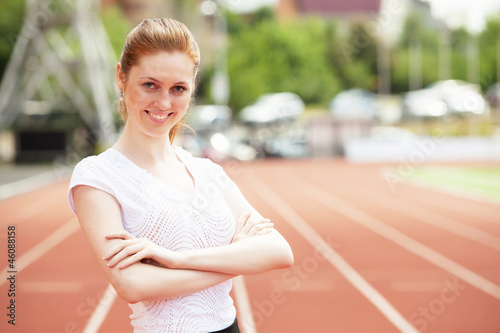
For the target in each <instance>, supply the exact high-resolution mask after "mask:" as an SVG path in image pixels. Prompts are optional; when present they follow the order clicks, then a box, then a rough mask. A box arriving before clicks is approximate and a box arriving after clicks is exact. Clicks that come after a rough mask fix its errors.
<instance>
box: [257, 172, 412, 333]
mask: <svg viewBox="0 0 500 333" xmlns="http://www.w3.org/2000/svg"><path fill="white" fill-rule="evenodd" d="M248 178H251V181H250V182H249V184H250V187H252V188H253V190H254V191H256V192H257V193H259V194H260V195H262V196H263V197H266V198H267V201H268V202H269V203H272V207H273V209H274V210H276V212H278V213H279V214H280V215H281V216H282V217H283V218H284V219H285V221H287V222H288V223H289V224H290V225H291V226H292V227H293V228H294V229H295V230H297V231H298V232H299V234H301V235H302V236H303V237H304V238H305V239H306V240H307V241H308V242H309V243H310V244H311V245H312V246H313V247H317V246H321V248H322V249H324V251H323V252H321V254H322V255H323V256H324V257H325V259H326V260H327V261H328V262H330V264H331V265H332V266H333V267H334V268H335V269H337V270H338V271H339V273H340V274H342V275H343V276H344V277H345V278H346V279H347V281H349V282H350V283H351V284H352V285H353V286H354V288H355V289H357V290H358V291H359V292H360V293H361V294H362V295H363V296H365V297H366V298H367V299H368V300H369V301H370V302H371V303H372V304H373V305H374V306H375V308H376V309H378V310H379V311H380V312H381V313H382V314H383V315H384V316H385V317H386V318H387V319H388V320H389V321H390V322H391V323H392V324H393V325H394V326H395V327H397V328H398V329H399V330H400V331H401V332H405V333H418V330H417V329H416V328H415V327H413V326H412V325H411V324H410V323H409V322H408V321H407V320H406V318H404V317H403V316H402V315H401V314H400V313H399V312H398V311H397V310H396V308H394V306H393V305H392V304H391V303H389V301H387V299H385V298H384V296H382V294H380V293H379V292H378V291H377V290H376V289H375V288H374V287H373V286H372V285H370V284H369V283H368V282H367V281H366V280H365V279H364V278H363V277H362V276H361V275H360V274H359V273H358V272H357V271H356V270H355V269H354V268H353V267H352V266H351V265H349V263H348V262H347V261H346V260H345V259H344V258H343V257H342V256H341V255H340V254H339V253H338V252H337V251H335V250H334V249H332V248H331V246H330V245H328V243H327V242H326V241H325V240H324V239H323V238H322V237H321V236H320V235H319V234H318V233H317V232H316V231H315V230H314V228H313V227H311V226H310V225H309V224H308V223H307V222H306V221H305V220H304V219H303V218H302V217H300V215H298V214H297V213H296V212H295V211H294V210H293V209H292V208H291V207H290V206H289V205H288V204H287V203H286V202H285V201H284V200H283V199H281V198H280V197H279V196H278V195H277V194H276V193H274V191H273V190H271V189H270V188H269V187H268V186H267V185H266V184H265V183H264V181H262V180H261V179H260V178H259V177H258V176H257V175H256V174H255V173H254V172H252V171H250V170H249V172H248V177H247V179H248ZM325 252H326V253H325Z"/></svg>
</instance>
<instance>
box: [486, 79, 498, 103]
mask: <svg viewBox="0 0 500 333" xmlns="http://www.w3.org/2000/svg"><path fill="white" fill-rule="evenodd" d="M486 99H487V100H488V103H490V105H491V106H493V107H499V106H500V83H496V84H494V85H492V86H491V87H489V88H488V90H487V91H486Z"/></svg>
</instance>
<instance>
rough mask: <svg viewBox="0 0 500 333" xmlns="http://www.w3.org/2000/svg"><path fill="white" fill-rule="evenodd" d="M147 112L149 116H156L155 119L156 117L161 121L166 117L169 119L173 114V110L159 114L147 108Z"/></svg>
mask: <svg viewBox="0 0 500 333" xmlns="http://www.w3.org/2000/svg"><path fill="white" fill-rule="evenodd" d="M146 113H147V114H148V115H149V116H151V117H152V118H154V119H156V120H159V121H162V120H165V119H167V118H168V117H169V116H170V115H172V114H173V112H169V113H161V114H158V113H153V112H151V111H148V110H146Z"/></svg>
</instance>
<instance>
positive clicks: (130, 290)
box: [110, 276, 145, 304]
mask: <svg viewBox="0 0 500 333" xmlns="http://www.w3.org/2000/svg"><path fill="white" fill-rule="evenodd" d="M110 282H111V285H112V286H113V288H114V289H115V291H116V293H117V295H118V296H119V297H120V298H121V299H123V300H124V301H125V302H127V303H129V304H135V303H138V302H142V301H144V300H145V293H144V291H143V290H141V284H140V283H134V279H131V278H130V277H124V276H122V277H121V279H119V280H112V281H110Z"/></svg>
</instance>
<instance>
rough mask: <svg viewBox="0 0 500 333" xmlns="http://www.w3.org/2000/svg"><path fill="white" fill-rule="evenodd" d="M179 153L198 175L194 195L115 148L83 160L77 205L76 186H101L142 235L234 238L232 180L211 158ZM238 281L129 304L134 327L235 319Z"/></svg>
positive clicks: (184, 245)
mask: <svg viewBox="0 0 500 333" xmlns="http://www.w3.org/2000/svg"><path fill="white" fill-rule="evenodd" d="M175 152H176V154H177V156H178V158H179V159H180V160H181V161H182V162H183V163H184V165H185V166H186V168H187V169H188V171H189V172H190V173H191V175H192V176H193V178H194V182H195V189H194V192H193V193H192V194H190V195H188V194H186V193H184V192H182V191H180V190H177V189H176V188H174V187H170V186H168V185H165V184H163V183H161V182H159V181H157V180H156V179H155V178H154V177H153V176H152V175H151V174H150V173H149V172H147V171H146V170H144V169H141V168H140V167H138V166H137V165H136V164H134V163H133V162H132V161H130V160H129V159H128V158H127V157H125V156H124V155H122V154H121V153H120V152H118V151H117V150H115V149H112V148H110V149H108V150H106V151H105V152H103V153H101V154H99V155H98V156H90V157H87V158H85V159H83V160H82V161H81V162H80V163H78V164H77V166H76V167H75V169H74V171H73V175H72V177H71V182H70V187H69V192H68V199H69V202H70V206H71V208H72V209H73V211H75V208H74V202H73V195H72V189H73V188H74V187H75V186H78V185H87V186H92V187H95V188H97V189H99V190H102V191H105V192H107V193H109V194H111V195H113V196H114V197H115V198H116V199H117V200H118V202H119V203H120V206H121V213H122V222H123V226H124V228H125V229H126V230H127V231H128V232H130V233H131V234H133V235H134V236H136V237H146V238H148V239H150V240H151V241H152V242H154V243H156V244H158V245H160V246H163V247H166V248H168V249H170V250H173V251H189V250H194V249H200V248H208V247H215V246H221V245H226V244H229V243H230V242H231V239H232V237H233V235H234V230H235V220H234V217H233V215H232V213H231V210H230V208H229V207H228V205H227V203H226V201H225V200H224V188H225V187H226V185H227V184H228V183H229V182H230V181H231V180H230V179H229V178H228V177H227V175H226V174H225V172H224V170H223V169H222V168H221V167H220V166H219V165H217V164H215V163H213V162H211V161H210V160H208V159H203V158H195V157H193V156H191V154H190V153H188V152H187V151H185V150H184V149H182V148H180V147H175ZM231 287H232V281H231V280H228V281H225V282H222V283H220V284H218V285H215V286H213V287H210V288H207V289H204V290H201V291H199V292H195V293H192V294H189V295H184V296H181V297H177V298H174V299H168V300H157V301H148V302H139V303H135V304H129V306H130V307H131V309H132V312H133V313H132V315H131V316H130V318H131V319H132V321H131V323H132V326H133V327H134V332H135V333H139V332H148V333H149V332H151V333H152V332H155V333H167V332H168V333H170V332H172V333H173V332H179V333H180V332H183V333H187V332H189V333H198V332H199V333H202V332H211V331H217V330H221V329H223V328H225V327H227V326H229V325H231V324H232V323H233V321H234V318H235V316H236V310H235V308H234V305H233V301H232V299H231V297H230V296H229V292H230V290H231Z"/></svg>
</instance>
